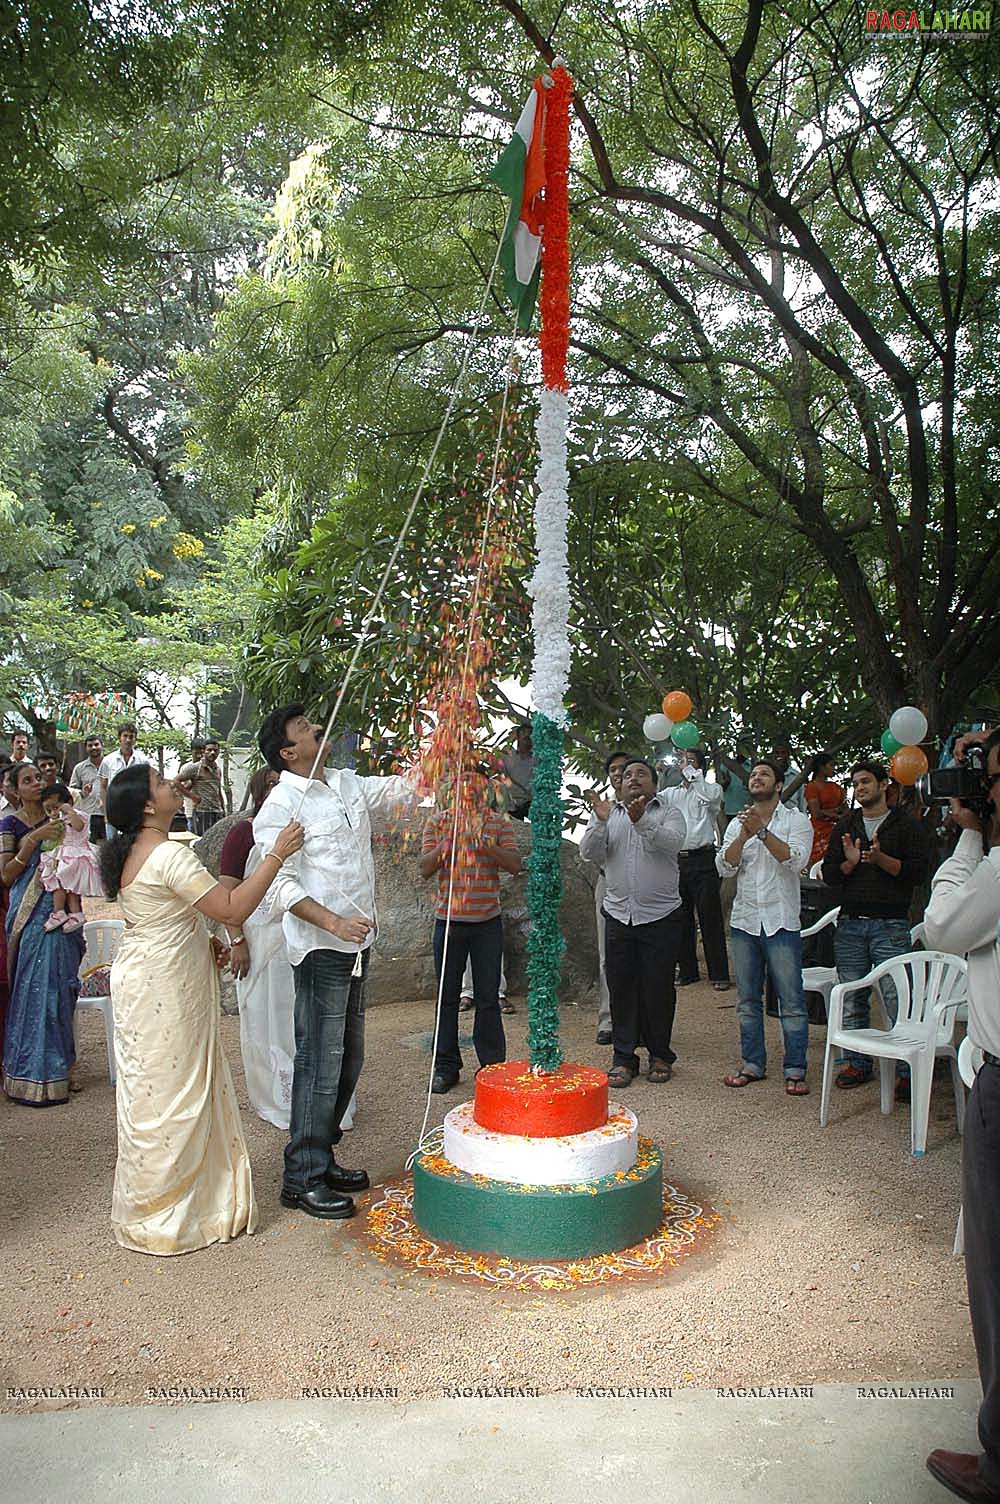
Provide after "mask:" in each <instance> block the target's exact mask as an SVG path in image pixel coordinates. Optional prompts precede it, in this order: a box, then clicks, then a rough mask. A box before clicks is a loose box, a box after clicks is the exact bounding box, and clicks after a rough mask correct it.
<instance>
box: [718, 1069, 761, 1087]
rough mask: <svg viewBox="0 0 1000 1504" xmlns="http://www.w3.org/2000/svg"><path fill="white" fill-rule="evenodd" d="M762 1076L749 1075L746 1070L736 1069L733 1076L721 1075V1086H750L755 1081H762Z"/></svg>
mask: <svg viewBox="0 0 1000 1504" xmlns="http://www.w3.org/2000/svg"><path fill="white" fill-rule="evenodd" d="M763 1080H764V1077H763V1076H750V1075H748V1074H747V1072H746V1071H737V1072H736V1074H735V1076H723V1078H722V1084H723V1086H737V1087H742V1086H752V1085H753V1083H754V1082H755V1081H763Z"/></svg>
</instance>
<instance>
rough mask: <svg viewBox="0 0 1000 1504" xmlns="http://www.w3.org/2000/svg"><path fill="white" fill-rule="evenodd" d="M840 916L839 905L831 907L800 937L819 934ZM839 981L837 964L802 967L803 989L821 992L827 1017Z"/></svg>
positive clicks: (805, 938) (807, 937)
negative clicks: (831, 996)
mask: <svg viewBox="0 0 1000 1504" xmlns="http://www.w3.org/2000/svg"><path fill="white" fill-rule="evenodd" d="M839 917H840V908H839V906H838V907H837V908H835V909H830V910H828V911H827V913H825V914H824V915H823V917H822V918H821V919H817V921H816V923H815V924H811V925H810V926H809V928H808V929H805V930H803V931H802V933H801V935H800V936H799V938H800V939H801V940H808V939H809V936H810V935H818V934H819V932H820V930H825V929H826V927H827V925H830V924H836V923H837V920H838V919H839ZM836 982H837V968H836V966H803V968H802V991H803V992H819V993H822V995H823V1007H824V1008H825V1009H826V1016H827V1018H829V1017H830V993H831V991H832V990H833V988H834V987H835V985H836Z"/></svg>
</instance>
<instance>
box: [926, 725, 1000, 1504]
mask: <svg viewBox="0 0 1000 1504" xmlns="http://www.w3.org/2000/svg"><path fill="white" fill-rule="evenodd" d="M975 742H980V743H985V747H986V756H987V761H986V781H987V788H988V794H987V798H988V808H987V816H986V819H985V820H981V819H980V816H979V814H978V813H977V812H976V811H975V810H972V809H969V808H968V807H967V806H966V805H964V804H959V802H958V800H957V799H953V800H952V802H951V813H952V816H953V818H954V820H955V823H956V824H957V825H959V826H960V827H961V829H962V834H961V836H960V837H959V842H958V845H957V846H956V847H955V852H954V855H953V856H951V857H949V859H948V861H946V862H942V864H941V866H940V867H939V868H938V870H937V872H935V874H934V879H933V882H932V884H931V897H930V902H929V903H928V905H927V908H926V910H925V912H924V927H925V929H926V932H927V944H928V945H929V946H930V947H932V948H933V949H934V950H943V951H952V952H953V953H955V954H956V955H960V956H961V955H965V954H966V952H967V953H968V961H969V1038H970V1039H971V1040H972V1043H973V1044H974V1045H978V1046H979V1048H980V1049H981V1050H982V1051H983V1064H982V1066H981V1068H980V1070H979V1071H978V1072H977V1074H976V1079H975V1082H974V1083H973V1087H972V1092H971V1095H970V1097H969V1101H968V1105H967V1107H966V1109H965V1132H964V1133H963V1135H962V1211H963V1220H964V1227H965V1277H966V1281H967V1283H968V1286H969V1316H970V1317H971V1319H972V1335H973V1336H974V1337H975V1339H976V1358H977V1360H978V1363H979V1377H980V1381H981V1383H982V1387H983V1403H982V1405H981V1406H980V1409H979V1441H980V1445H981V1446H982V1449H983V1450H982V1452H981V1453H980V1454H979V1455H978V1456H977V1455H975V1454H972V1453H969V1452H945V1451H934V1452H931V1454H930V1456H929V1457H928V1458H927V1466H928V1468H929V1470H930V1471H931V1472H932V1473H933V1474H934V1477H935V1478H936V1479H937V1480H938V1482H939V1483H943V1484H944V1486H945V1488H950V1489H951V1491H952V1493H953V1494H957V1495H958V1497H959V1498H960V1499H971V1500H973V1501H977V1504H1000V1175H998V1172H997V1167H998V1165H1000V929H998V926H1000V731H993V732H982V731H974V732H971V733H970V734H968V735H966V736H964V737H962V738H961V739H960V740H959V741H958V742H957V743H956V745H955V758H956V761H957V762H962V761H964V759H965V756H966V753H967V751H968V748H969V746H970V745H971V744H972V743H975ZM984 833H985V840H984ZM987 843H988V844H989V852H988V854H985V855H984V852H983V847H984V845H985V844H987Z"/></svg>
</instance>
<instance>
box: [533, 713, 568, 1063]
mask: <svg viewBox="0 0 1000 1504" xmlns="http://www.w3.org/2000/svg"><path fill="white" fill-rule="evenodd" d="M531 737H532V751H533V753H534V758H535V769H534V773H533V774H532V779H531V855H530V857H529V858H528V913H529V915H530V916H531V931H530V933H529V935H528V1050H529V1054H530V1059H531V1064H532V1066H534V1067H536V1068H537V1069H538V1070H541V1071H554V1070H557V1069H558V1068H559V1066H560V1065H561V1064H562V1061H563V1053H562V1049H561V1048H560V1045H559V976H560V972H561V970H562V953H563V949H564V946H565V942H564V940H563V937H562V932H561V930H560V928H559V910H560V908H561V906H562V867H561V856H562V827H563V811H562V756H563V732H562V728H561V727H560V726H557V725H556V724H555V722H554V721H550V720H549V718H548V716H546V715H542V714H541V713H540V712H536V713H535V715H534V716H533V718H532V722H531Z"/></svg>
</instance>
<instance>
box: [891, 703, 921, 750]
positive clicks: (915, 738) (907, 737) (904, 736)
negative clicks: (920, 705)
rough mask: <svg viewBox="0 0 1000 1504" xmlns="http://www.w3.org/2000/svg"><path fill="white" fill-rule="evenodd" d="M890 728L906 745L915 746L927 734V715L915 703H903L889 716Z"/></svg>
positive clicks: (899, 740)
mask: <svg viewBox="0 0 1000 1504" xmlns="http://www.w3.org/2000/svg"><path fill="white" fill-rule="evenodd" d="M889 730H890V731H891V732H892V734H893V736H894V737H895V738H896V740H897V741H898V742H902V744H903V746H904V747H914V746H916V744H917V742H922V741H923V739H924V737H925V736H926V735H927V717H926V716H925V715H924V713H923V711H922V710H918V709H917V707H916V706H915V705H903V706H902V707H901V708H900V709H899V710H894V711H893V712H892V715H891V716H890V717H889Z"/></svg>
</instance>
